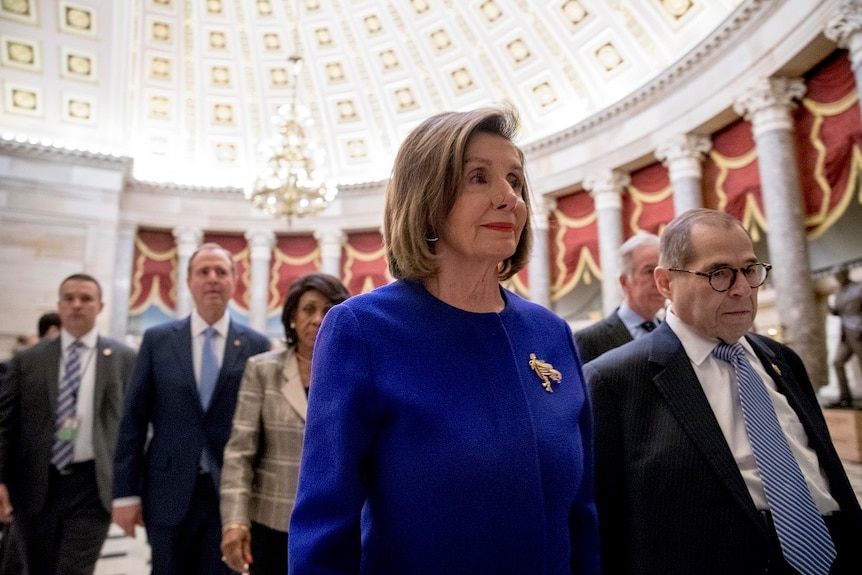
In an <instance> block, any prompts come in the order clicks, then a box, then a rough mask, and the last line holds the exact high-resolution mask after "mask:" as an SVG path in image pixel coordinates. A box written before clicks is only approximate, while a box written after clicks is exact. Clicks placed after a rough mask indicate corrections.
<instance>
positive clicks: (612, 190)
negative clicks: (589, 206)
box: [584, 170, 631, 316]
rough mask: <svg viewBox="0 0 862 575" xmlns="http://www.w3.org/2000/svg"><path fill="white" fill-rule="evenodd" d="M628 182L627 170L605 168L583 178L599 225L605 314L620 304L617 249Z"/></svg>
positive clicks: (621, 235) (621, 238) (621, 234)
mask: <svg viewBox="0 0 862 575" xmlns="http://www.w3.org/2000/svg"><path fill="white" fill-rule="evenodd" d="M629 183H631V178H630V177H629V175H628V174H624V173H622V172H618V171H616V170H604V171H602V172H598V173H595V174H591V175H590V176H588V177H587V178H586V179H584V188H585V189H587V190H589V192H590V195H592V196H593V200H594V201H595V204H596V218H597V220H598V229H599V259H600V260H601V266H602V313H603V315H605V316H608V315H610V314H612V313H613V311H614V310H615V309H616V308H617V306H619V305H620V302H621V301H622V293H621V292H620V288H619V281H618V279H617V278H619V275H620V266H619V262H618V261H617V251H618V250H619V247H620V246H621V245H622V243H623V194H624V193H625V189H626V186H628V185H629Z"/></svg>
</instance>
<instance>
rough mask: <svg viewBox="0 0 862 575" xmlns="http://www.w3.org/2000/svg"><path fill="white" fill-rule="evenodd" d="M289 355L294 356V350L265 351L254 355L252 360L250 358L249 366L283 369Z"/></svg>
mask: <svg viewBox="0 0 862 575" xmlns="http://www.w3.org/2000/svg"><path fill="white" fill-rule="evenodd" d="M289 355H293V350H291V349H276V350H272V351H265V352H263V353H259V354H257V355H253V356H251V357H250V358H248V365H252V366H255V367H263V366H278V367H281V366H282V365H283V364H284V362H285V360H286V359H287V357H288V356H289Z"/></svg>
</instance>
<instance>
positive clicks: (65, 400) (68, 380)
mask: <svg viewBox="0 0 862 575" xmlns="http://www.w3.org/2000/svg"><path fill="white" fill-rule="evenodd" d="M83 346H84V344H83V343H81V342H80V341H78V340H75V341H74V342H72V345H70V346H69V347H68V349H67V351H66V363H65V365H64V367H63V379H61V380H60V385H59V387H58V389H57V411H56V417H55V420H54V444H53V445H52V447H51V464H52V465H53V466H54V467H55V468H57V469H63V468H65V467H66V466H67V465H69V464H70V463H72V454H73V451H74V449H75V442H74V439H69V438H67V437H64V436H63V434H62V433H61V432H62V430H63V429H64V426H65V425H66V423H67V422H69V421H71V420H72V418H74V417H75V412H76V405H77V403H78V389H79V388H80V387H81V375H82V374H81V348H82V347H83Z"/></svg>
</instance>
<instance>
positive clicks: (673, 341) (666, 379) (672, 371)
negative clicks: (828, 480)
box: [650, 323, 763, 527]
mask: <svg viewBox="0 0 862 575" xmlns="http://www.w3.org/2000/svg"><path fill="white" fill-rule="evenodd" d="M653 334H654V335H653V337H652V338H651V341H652V349H651V352H650V362H651V363H655V364H657V365H659V366H662V367H663V369H662V370H661V371H659V372H658V374H657V375H656V376H655V378H654V379H653V383H654V384H655V386H656V387H657V388H658V390H659V393H661V395H662V397H663V398H664V400H665V402H666V404H667V406H668V408H669V409H670V411H671V412H672V413H673V414H674V416H675V417H676V420H677V422H678V423H679V425H680V427H682V429H683V430H684V431H685V433H686V435H688V437H689V439H690V440H691V442H692V443H693V444H694V445H695V446H696V447H697V449H698V451H700V453H701V455H702V456H703V458H704V459H705V460H706V461H707V462H708V464H709V465H710V466H711V467H712V468H713V469H714V470H715V473H716V476H717V477H719V478H720V480H721V481H722V482H723V483H724V485H725V486H726V487H727V489H728V491H729V492H730V493H731V494H732V496H733V497H734V499H736V501H737V502H738V503H739V505H740V507H742V508H743V509H744V510H745V511H746V512H747V514H748V515H749V517H750V518H751V519H752V521H754V522H755V523H756V524H757V525H758V527H763V521H762V520H761V518H760V515H759V514H758V512H757V509H756V508H755V506H754V503H753V502H752V500H751V495H749V493H748V488H747V487H746V486H745V481H743V479H742V475H741V474H740V473H739V468H738V467H737V465H736V461H735V460H734V458H733V454H732V453H731V451H730V448H729V447H728V445H727V440H725V438H724V434H723V433H722V432H721V427H719V425H718V421H717V420H716V418H715V414H714V413H713V411H712V407H711V406H710V405H709V401H708V400H707V399H706V395H705V394H704V393H703V388H702V387H701V385H700V381H699V380H698V379H697V375H696V374H695V372H694V369H692V367H691V362H690V360H689V359H688V355H686V353H685V349H684V348H683V347H682V344H681V343H680V341H679V339H678V338H677V337H676V335H675V334H674V333H673V330H671V329H670V328H669V327H668V326H667V325H666V324H664V323H663V324H662V325H660V326H659V328H657V329H656V330H655V331H654V332H653Z"/></svg>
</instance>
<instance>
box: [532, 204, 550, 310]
mask: <svg viewBox="0 0 862 575" xmlns="http://www.w3.org/2000/svg"><path fill="white" fill-rule="evenodd" d="M532 202H533V222H532V223H533V247H532V249H531V252H530V261H529V263H528V264H527V271H528V273H529V276H530V300H531V301H534V302H536V303H537V304H539V305H543V306H545V307H546V308H548V309H551V279H550V277H551V274H550V265H551V262H550V256H549V255H548V230H549V229H550V223H549V222H548V216H550V214H551V213H552V212H553V211H554V210H555V209H556V208H557V200H556V198H549V197H545V196H541V197H538V198H536V197H535V196H534V197H533V200H532Z"/></svg>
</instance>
